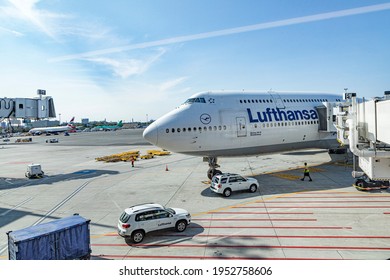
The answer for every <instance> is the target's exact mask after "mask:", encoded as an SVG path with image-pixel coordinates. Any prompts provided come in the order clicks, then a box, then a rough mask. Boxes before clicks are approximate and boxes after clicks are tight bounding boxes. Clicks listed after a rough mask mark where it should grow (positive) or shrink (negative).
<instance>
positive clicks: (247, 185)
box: [210, 173, 259, 197]
mask: <svg viewBox="0 0 390 280" xmlns="http://www.w3.org/2000/svg"><path fill="white" fill-rule="evenodd" d="M258 187H259V183H258V182H257V180H256V179H254V178H244V177H242V176H241V175H238V174H230V173H222V174H219V175H215V176H214V177H213V179H212V180H211V186H210V190H212V191H213V192H216V193H220V194H223V195H224V196H225V197H229V196H230V195H231V194H232V192H233V191H241V190H248V191H249V192H251V193H254V192H256V191H257V188H258Z"/></svg>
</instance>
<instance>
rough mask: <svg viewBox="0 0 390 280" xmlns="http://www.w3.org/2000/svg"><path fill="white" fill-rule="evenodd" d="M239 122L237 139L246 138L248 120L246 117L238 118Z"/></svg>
mask: <svg viewBox="0 0 390 280" xmlns="http://www.w3.org/2000/svg"><path fill="white" fill-rule="evenodd" d="M236 122H237V137H246V132H247V129H246V120H245V118H244V117H238V118H236Z"/></svg>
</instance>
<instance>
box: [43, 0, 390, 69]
mask: <svg viewBox="0 0 390 280" xmlns="http://www.w3.org/2000/svg"><path fill="white" fill-rule="evenodd" d="M389 9H390V3H385V4H379V5H371V6H365V7H360V8H353V9H346V10H340V11H334V12H328V13H322V14H315V15H310V16H303V17H296V18H290V19H285V20H278V21H271V22H265V23H259V24H253V25H247V26H241V27H237V28H229V29H223V30H217V31H211V32H205V33H199V34H192V35H186V36H180V37H174V38H168V39H163V40H157V41H151V42H144V43H139V44H132V45H125V46H120V47H114V48H107V49H102V50H96V51H90V52H84V53H79V54H72V55H66V56H60V57H56V58H52V59H51V60H50V61H51V62H59V61H66V60H74V59H81V58H87V57H94V56H100V55H107V54H112V53H120V52H125V51H130V50H136V49H145V48H151V47H158V46H164V45H169V44H177V43H182V42H189V41H195V40H201V39H208V38H214V37H220V36H227V35H232V34H239V33H245V32H251V31H258V30H264V29H271V28H276V27H283V26H289V25H295V24H302V23H309V22H316V21H322V20H329V19H333V18H340V17H347V16H353V15H359V14H366V13H372V12H378V11H384V10H389Z"/></svg>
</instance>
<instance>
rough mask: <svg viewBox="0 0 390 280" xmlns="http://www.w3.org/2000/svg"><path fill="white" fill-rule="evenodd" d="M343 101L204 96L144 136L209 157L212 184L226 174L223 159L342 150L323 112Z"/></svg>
mask: <svg viewBox="0 0 390 280" xmlns="http://www.w3.org/2000/svg"><path fill="white" fill-rule="evenodd" d="M341 101H342V100H341V96H338V95H334V94H319V93H281V92H280V93H276V92H226V91H219V92H215V91H210V92H202V93H198V94H195V95H193V96H191V97H190V98H189V99H187V101H186V102H184V103H183V104H182V105H180V106H179V107H178V108H176V109H175V110H173V111H171V112H169V113H168V114H166V115H164V116H162V117H161V118H159V119H157V120H156V121H155V122H153V123H152V124H150V125H149V126H148V127H147V128H146V129H145V131H144V133H143V136H144V138H145V139H146V140H147V141H149V142H150V143H152V144H153V145H156V146H158V147H161V148H163V149H167V150H170V151H172V152H177V153H182V154H188V155H196V156H202V157H207V158H208V161H209V166H210V169H209V171H208V177H209V178H212V176H214V175H215V174H218V173H221V171H220V170H218V169H217V168H218V167H219V166H218V164H217V158H218V157H232V156H245V155H258V154H268V153H276V152H283V151H289V150H297V149H307V148H324V149H328V148H334V147H337V145H338V143H337V141H336V133H335V132H334V131H330V130H329V129H324V126H325V127H326V124H325V125H324V122H326V121H329V119H330V117H329V115H326V114H325V115H324V114H323V112H324V110H321V108H325V107H326V106H329V105H330V104H335V102H341ZM328 127H329V126H328Z"/></svg>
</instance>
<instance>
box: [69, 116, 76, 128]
mask: <svg viewBox="0 0 390 280" xmlns="http://www.w3.org/2000/svg"><path fill="white" fill-rule="evenodd" d="M73 122H74V117H73V118H71V119H70V121H69V122H68V126H69V127H71V128H76V127H75V126H74V124H73Z"/></svg>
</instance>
